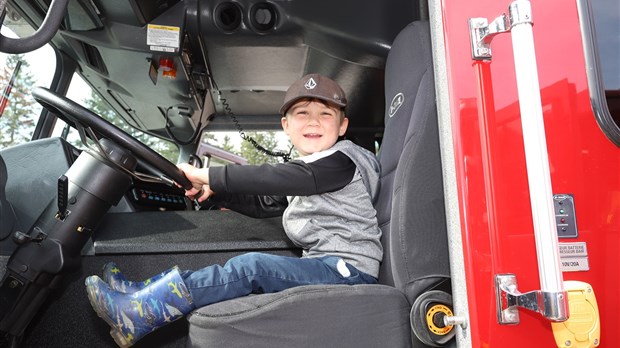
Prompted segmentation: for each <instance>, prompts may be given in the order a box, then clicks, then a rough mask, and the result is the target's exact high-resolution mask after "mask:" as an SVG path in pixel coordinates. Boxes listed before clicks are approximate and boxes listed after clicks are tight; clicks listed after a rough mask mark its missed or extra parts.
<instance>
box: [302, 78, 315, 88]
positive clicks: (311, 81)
mask: <svg viewBox="0 0 620 348" xmlns="http://www.w3.org/2000/svg"><path fill="white" fill-rule="evenodd" d="M304 87H306V89H314V87H316V81H314V79H313V78H312V77H311V78H309V79H308V81H306V83H305V84H304Z"/></svg>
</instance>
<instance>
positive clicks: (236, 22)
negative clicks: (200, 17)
mask: <svg viewBox="0 0 620 348" xmlns="http://www.w3.org/2000/svg"><path fill="white" fill-rule="evenodd" d="M213 20H214V21H215V25H216V26H217V27H218V28H220V29H221V30H222V31H223V32H225V33H232V32H234V31H236V30H237V29H239V27H241V22H242V20H243V13H242V11H241V7H239V5H237V4H236V3H234V2H223V3H221V4H219V5H217V7H216V8H215V11H214V13H213Z"/></svg>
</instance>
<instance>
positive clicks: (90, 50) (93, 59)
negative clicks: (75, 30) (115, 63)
mask: <svg viewBox="0 0 620 348" xmlns="http://www.w3.org/2000/svg"><path fill="white" fill-rule="evenodd" d="M82 49H83V52H84V59H85V61H86V64H88V66H89V67H91V68H93V69H95V70H97V71H98V72H100V73H101V74H103V75H107V74H108V68H106V66H105V63H104V62H103V57H101V54H100V53H99V50H98V49H97V47H95V46H92V45H89V44H87V43H85V42H82Z"/></svg>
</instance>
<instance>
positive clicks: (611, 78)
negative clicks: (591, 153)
mask: <svg viewBox="0 0 620 348" xmlns="http://www.w3.org/2000/svg"><path fill="white" fill-rule="evenodd" d="M579 12H580V16H581V22H582V29H583V37H584V48H585V54H586V64H587V65H588V71H587V73H588V84H589V88H590V94H591V97H592V98H591V99H592V101H593V108H594V112H595V114H596V117H597V121H598V123H599V125H600V126H601V129H602V130H603V132H605V134H606V135H607V137H608V138H609V139H610V140H611V141H613V142H614V143H615V144H616V145H618V146H620V64H619V63H618V62H620V2H618V1H617V0H597V1H587V0H580V1H579Z"/></svg>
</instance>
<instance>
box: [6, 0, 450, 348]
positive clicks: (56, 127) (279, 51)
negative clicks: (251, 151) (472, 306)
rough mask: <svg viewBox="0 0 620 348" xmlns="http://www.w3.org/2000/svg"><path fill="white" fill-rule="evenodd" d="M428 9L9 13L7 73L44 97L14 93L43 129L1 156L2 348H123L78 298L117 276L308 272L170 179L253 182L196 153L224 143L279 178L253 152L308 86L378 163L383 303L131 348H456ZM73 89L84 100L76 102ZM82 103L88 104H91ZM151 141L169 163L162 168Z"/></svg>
mask: <svg viewBox="0 0 620 348" xmlns="http://www.w3.org/2000/svg"><path fill="white" fill-rule="evenodd" d="M427 6H428V4H427V3H426V2H425V1H419V2H418V1H408V0H388V1H372V2H371V1H365V2H359V1H351V0H337V1H325V0H320V1H301V0H292V1H264V0H236V1H230V0H213V1H196V0H158V1H145V0H114V1H98V0H88V1H87V0H52V1H47V0H42V1H30V0H9V1H8V2H7V4H6V7H5V8H4V12H3V13H4V14H3V20H4V23H3V25H4V26H5V27H7V28H8V29H11V30H12V31H11V33H13V34H11V35H8V34H7V32H6V31H4V29H3V32H2V36H1V37H0V51H1V52H2V53H1V54H3V55H4V57H5V58H4V59H5V62H11V60H10V57H20V59H25V58H23V57H28V62H30V64H31V65H32V64H33V63H32V62H31V61H30V59H36V60H40V61H45V60H53V61H55V64H54V65H53V69H51V71H46V73H47V74H49V75H50V76H51V78H50V80H49V81H50V82H49V83H48V84H45V85H37V84H36V83H35V84H34V85H32V86H31V88H28V89H27V90H25V89H21V88H19V85H18V84H15V86H13V91H12V93H11V94H9V95H8V100H9V102H8V110H10V108H12V107H13V108H15V107H17V105H18V103H16V102H13V103H11V100H12V99H11V98H14V97H16V96H20V95H25V96H26V98H27V100H30V102H29V103H30V104H28V105H35V104H36V105H37V106H40V108H39V109H36V108H35V109H36V110H40V112H38V111H37V113H34V112H32V114H30V115H29V116H28V117H29V120H30V119H31V120H32V122H31V124H32V127H31V131H30V132H31V133H29V134H28V141H25V142H22V143H19V144H17V143H7V144H4V143H3V144H2V146H0V214H1V215H0V278H1V279H2V283H1V284H0V299H1V301H0V309H1V310H0V313H1V314H0V333H1V335H0V336H1V338H0V346H7V347H41V346H75V347H77V346H84V345H85V344H89V345H92V346H97V347H105V346H114V342H113V340H112V339H111V338H110V336H109V327H108V326H107V325H106V323H105V322H104V321H102V320H100V318H98V317H97V315H96V313H95V312H94V311H93V310H92V309H91V307H90V305H89V303H88V298H87V295H86V292H85V289H84V279H85V278H86V277H87V276H89V275H92V274H99V273H100V272H101V267H102V266H103V265H104V264H105V263H106V262H109V261H114V262H115V263H117V264H118V265H119V266H120V267H121V268H122V269H124V270H126V275H127V276H128V277H130V278H133V279H136V280H138V279H143V278H146V277H148V276H150V275H153V274H155V273H158V272H160V271H161V270H164V269H167V268H169V267H170V266H173V265H178V266H179V267H180V268H181V269H197V268H201V267H203V266H205V265H209V264H213V263H224V262H225V261H226V260H227V259H229V258H230V257H232V256H235V255H238V254H241V253H245V252H250V251H259V252H266V253H273V254H279V255H288V256H300V255H301V250H300V249H299V248H298V247H297V246H295V245H294V244H293V243H292V242H291V241H290V240H288V239H287V237H286V235H285V234H284V231H283V229H282V225H281V219H280V218H267V219H254V218H249V217H246V216H244V215H241V214H239V213H236V212H233V211H228V210H220V209H214V208H213V207H212V206H210V205H209V204H208V203H207V204H196V203H195V202H193V201H190V200H189V199H188V198H186V197H185V196H184V191H183V189H182V188H179V187H177V186H176V185H175V184H174V183H177V184H179V185H180V186H181V187H185V188H189V187H190V186H191V184H190V183H189V181H188V180H187V179H186V178H185V177H184V176H183V174H182V172H180V171H179V170H178V169H177V166H176V165H177V164H178V163H182V162H191V163H193V164H195V165H201V166H206V165H210V163H211V162H212V161H211V160H212V159H214V158H219V159H221V160H223V161H224V163H238V164H240V165H243V163H245V162H246V161H245V159H243V158H241V157H240V156H239V155H238V154H234V153H231V151H226V150H223V149H222V148H221V147H216V146H212V145H209V143H208V142H207V141H205V139H212V138H210V137H209V136H208V135H209V134H216V133H218V132H232V133H231V134H233V135H234V136H235V139H237V140H238V141H239V142H247V143H250V144H252V143H254V145H255V147H259V148H260V149H256V151H258V152H261V153H270V154H272V155H276V156H275V158H276V160H277V161H282V160H283V159H282V154H283V153H287V152H288V151H289V150H290V149H287V148H286V146H284V147H280V148H273V147H271V146H269V145H268V144H265V143H263V144H261V143H260V141H256V140H254V138H252V136H250V135H249V134H250V133H249V132H256V131H278V130H280V129H281V126H280V117H281V115H279V113H278V110H279V108H280V106H281V103H282V101H283V98H284V94H285V92H286V89H287V88H288V86H289V85H290V84H291V83H292V82H293V81H295V80H297V79H298V78H300V77H301V76H303V75H305V74H308V73H320V74H323V75H326V76H328V77H330V78H332V79H334V80H335V81H337V82H338V83H339V84H340V85H341V86H342V87H343V89H344V90H345V92H346V94H347V99H348V106H347V109H346V114H347V116H348V118H349V119H350V123H349V129H348V131H347V134H346V135H345V138H347V139H349V140H352V141H353V142H355V143H356V144H358V145H361V146H363V147H365V148H367V149H368V150H370V151H373V152H374V153H376V154H377V156H378V158H379V162H380V164H381V189H380V195H379V199H378V200H377V202H376V204H375V208H376V210H377V218H378V222H379V226H380V228H381V230H382V234H383V235H382V244H383V250H384V258H383V262H382V264H381V270H380V276H379V284H376V285H363V286H362V285H356V286H303V287H297V288H293V289H289V290H286V291H283V292H281V293H275V294H261V295H251V296H247V297H243V298H238V299H234V300H230V301H225V302H221V303H216V304H213V305H209V306H206V307H203V308H199V309H197V310H195V311H194V312H193V313H192V314H191V315H189V316H188V317H187V319H186V320H179V321H177V322H175V323H173V324H172V325H169V326H167V327H165V328H163V329H161V330H158V331H157V332H155V333H153V334H152V335H148V336H147V337H145V338H144V339H142V340H140V341H139V342H138V343H137V346H144V347H147V346H149V347H150V346H157V347H185V346H192V347H241V346H250V347H274V346H283V347H284V346H294V347H319V346H331V347H377V346H379V345H384V346H388V347H426V346H450V345H453V344H454V342H453V341H454V340H453V339H452V338H453V336H454V332H453V330H452V326H450V325H447V324H445V323H444V321H443V317H445V316H449V315H451V312H450V308H451V306H452V300H451V297H450V291H451V290H450V289H451V283H450V267H449V255H448V249H447V243H448V242H447V236H446V218H445V208H444V193H443V184H442V166H441V156H440V143H439V135H438V126H437V111H436V110H437V106H436V102H435V85H434V67H433V59H432V54H433V49H432V44H431V31H430V25H429V21H428V9H427ZM44 45H45V46H47V47H49V48H50V49H48V50H47V51H41V50H40V47H42V46H44ZM25 54H28V55H29V56H25ZM31 57H33V58H31ZM5 69H6V68H5ZM12 69H13V68H12ZM24 69H25V68H24V67H22V73H23V72H24V71H25V70H24ZM14 70H19V68H18V69H14ZM48 70H49V69H48ZM39 73H41V72H39V71H33V72H32V74H33V76H36V75H37V74H39ZM76 76H77V77H79V81H81V83H83V85H84V86H87V87H88V88H89V91H91V92H90V93H91V94H90V95H86V96H85V97H83V98H81V97H77V96H80V94H79V93H78V94H73V95H72V96H70V95H69V93H68V91H70V90H71V89H72V88H75V87H72V85H74V84H75V83H76V80H77V78H76ZM74 90H75V89H74ZM5 92H6V89H5ZM9 92H11V89H10V88H9ZM76 95H77V96H76ZM82 95H84V93H82ZM93 95H95V96H96V98H97V99H96V101H97V102H96V103H94V102H88V101H86V102H85V101H84V100H85V99H88V98H93V97H92V96H93ZM5 97H7V96H6V93H5ZM91 100H92V99H91ZM12 112H13V113H14V112H15V111H8V112H5V119H7V117H8V116H7V115H12V114H11V113H12ZM23 117H25V116H22V119H21V120H22V121H20V122H21V124H24V122H23V120H24V119H25V118H23ZM0 120H1V118H0ZM118 124H122V125H125V126H122V127H121V126H118ZM2 125H3V129H2V132H5V131H6V130H7V129H9V123H8V121H7V123H4V124H2ZM129 130H130V131H129ZM144 136H148V137H150V138H154V139H159V140H163V141H165V142H166V143H169V144H173V146H172V147H173V148H174V149H175V151H173V152H172V153H173V155H170V153H163V151H162V148H163V147H161V146H158V145H157V144H158V143H152V142H147V141H144ZM257 139H258V138H257ZM154 144H155V145H154ZM254 145H253V146H254ZM169 147H170V146H168V147H166V149H168V148H169ZM278 155H280V157H278ZM429 313H430V316H429Z"/></svg>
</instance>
